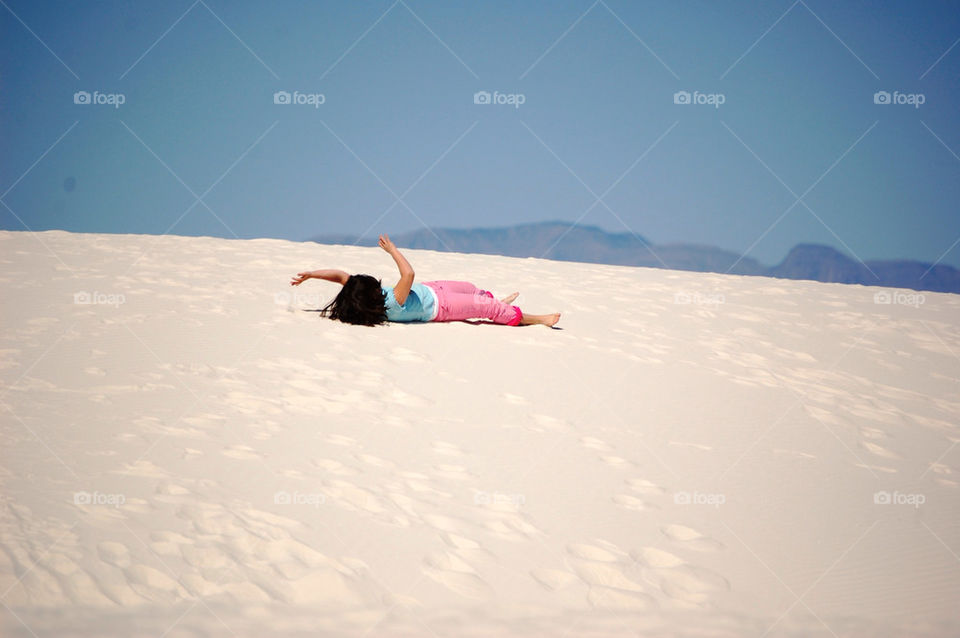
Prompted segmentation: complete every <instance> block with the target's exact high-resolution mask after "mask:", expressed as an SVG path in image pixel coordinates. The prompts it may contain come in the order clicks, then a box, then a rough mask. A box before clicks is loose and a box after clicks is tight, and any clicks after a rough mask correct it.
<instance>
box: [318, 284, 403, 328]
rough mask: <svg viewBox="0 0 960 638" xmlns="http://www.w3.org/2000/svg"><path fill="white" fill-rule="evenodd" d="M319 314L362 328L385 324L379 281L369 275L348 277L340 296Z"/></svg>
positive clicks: (383, 297) (383, 298) (385, 309)
mask: <svg viewBox="0 0 960 638" xmlns="http://www.w3.org/2000/svg"><path fill="white" fill-rule="evenodd" d="M320 314H321V315H323V316H325V317H330V318H331V319H339V320H340V321H342V322H344V323H353V324H358V325H362V326H375V325H377V324H381V323H385V322H386V321H387V307H386V304H385V296H384V294H383V289H382V288H381V287H380V280H379V279H374V278H373V277H371V276H370V275H350V277H349V278H348V279H347V283H345V284H343V289H342V290H341V291H340V294H338V295H337V296H336V298H334V300H333V301H331V302H330V303H328V304H327V305H326V306H325V307H324V308H323V310H321V311H320Z"/></svg>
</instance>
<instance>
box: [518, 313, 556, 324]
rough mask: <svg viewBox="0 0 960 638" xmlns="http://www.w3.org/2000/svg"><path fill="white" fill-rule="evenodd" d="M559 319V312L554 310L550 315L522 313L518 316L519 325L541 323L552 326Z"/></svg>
mask: <svg viewBox="0 0 960 638" xmlns="http://www.w3.org/2000/svg"><path fill="white" fill-rule="evenodd" d="M558 321H560V313H559V312H555V313H553V314H552V315H526V314H525V315H523V316H522V317H521V318H520V325H522V326H529V325H533V324H538V323H540V324H543V325H545V326H553V325H554V324H555V323H557V322H558Z"/></svg>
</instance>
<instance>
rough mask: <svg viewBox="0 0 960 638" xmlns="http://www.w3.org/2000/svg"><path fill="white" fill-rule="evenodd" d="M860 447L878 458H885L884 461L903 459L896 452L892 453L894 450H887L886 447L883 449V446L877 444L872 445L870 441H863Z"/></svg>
mask: <svg viewBox="0 0 960 638" xmlns="http://www.w3.org/2000/svg"><path fill="white" fill-rule="evenodd" d="M860 447H862V448H863V449H865V450H866V451H867V452H870V453H871V454H875V455H877V456H879V457H881V458H884V459H899V458H901V456H900V455H899V454H897V453H896V452H894V451H892V450H888V449H887V448H885V447H883V446H880V445H877V444H876V443H870V442H869V441H861V442H860Z"/></svg>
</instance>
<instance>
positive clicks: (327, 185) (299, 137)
mask: <svg viewBox="0 0 960 638" xmlns="http://www.w3.org/2000/svg"><path fill="white" fill-rule="evenodd" d="M0 34H2V38H0V47H2V58H0V130H2V137H0V144H2V146H3V153H2V154H0V193H2V196H0V202H2V205H0V228H4V229H10V230H25V229H31V230H46V229H53V228H57V229H65V230H71V231H77V232H107V233H149V234H160V233H171V234H177V235H211V236H220V237H230V238H233V237H240V238H252V237H277V238H284V239H305V238H308V237H311V236H314V235H317V234H320V233H352V234H355V235H357V236H359V235H361V234H365V235H366V236H371V235H374V236H375V235H376V234H377V233H381V232H388V233H395V234H396V233H399V232H402V231H406V230H413V229H418V228H423V227H428V228H437V227H457V228H469V227H489V226H504V225H511V224H516V223H524V222H536V221H544V220H563V221H568V222H570V223H571V224H572V223H575V222H579V223H581V224H589V225H595V226H600V227H601V228H604V229H606V230H609V231H616V232H624V231H629V232H633V233H637V234H639V235H641V236H643V237H646V238H647V239H649V240H650V241H652V242H654V243H673V242H696V243H705V244H713V245H717V246H720V247H723V248H726V249H729V250H733V251H737V252H740V253H744V252H746V253H747V254H748V255H749V256H751V257H754V258H756V259H759V260H760V261H761V262H764V263H776V262H778V261H780V260H781V259H782V258H783V257H784V255H785V254H786V252H787V251H788V250H789V248H790V247H791V246H793V245H794V244H796V243H799V242H817V243H824V244H829V245H831V246H835V247H836V248H838V249H840V250H843V251H845V252H847V253H849V254H852V255H853V256H855V257H859V258H861V259H876V258H911V259H919V260H923V261H927V262H933V261H936V260H940V263H946V264H951V265H954V266H960V243H957V242H958V239H960V214H958V204H957V203H958V201H960V157H958V155H960V119H958V115H957V114H958V104H960V82H958V78H960V45H958V40H960V4H958V3H956V2H940V1H925V2H924V1H922V2H863V1H859V0H851V1H845V2H842V3H837V2H826V1H824V0H802V1H799V0H798V1H796V2H793V1H791V0H784V1H766V2H746V1H731V2H714V1H709V2H708V1H702V2H692V1H691V2H684V1H670V2H626V1H622V0H602V1H597V2H594V1H593V0H584V1H577V2H565V1H550V2H522V3H517V2H470V3H450V2H426V1H422V0H397V1H396V2H394V1H393V0H385V1H383V2H346V1H337V2H316V1H310V2H288V1H286V0H280V1H278V2H263V3H253V2H237V1H231V2H228V1H226V0H197V1H194V0H183V1H179V0H178V1H174V0H171V1H168V2H162V3H157V2H147V1H135V2H97V3H87V2H82V3H77V2H38V1H33V0H31V1H27V0H3V2H2V3H0ZM278 91H286V92H287V93H289V94H290V95H291V102H293V101H295V100H296V99H299V100H301V101H303V102H304V103H301V104H295V103H290V104H284V103H280V104H277V103H275V99H274V96H275V93H277V92H278ZM480 91H487V92H489V93H491V95H492V96H493V95H496V96H497V97H499V98H500V99H501V100H502V101H504V102H507V103H503V104H496V103H490V104H477V103H475V100H474V95H475V94H476V93H477V92H480ZM680 91H686V92H688V93H690V94H691V102H697V101H700V102H703V103H699V104H698V103H689V104H684V103H676V101H675V94H676V93H677V92H680ZM878 91H886V92H887V93H889V94H890V95H891V100H890V101H891V102H894V101H896V100H900V101H902V102H904V103H900V104H897V103H880V104H877V103H876V101H875V94H876V93H877V92H878ZM78 92H87V93H88V94H90V102H91V103H83V102H84V100H85V98H84V97H83V94H82V93H80V95H79V96H77V95H76V94H78ZM494 92H496V93H494ZM117 96H120V97H117ZM311 96H322V101H323V103H322V104H313V103H310V102H319V101H320V100H321V98H319V97H311ZM510 96H513V97H510ZM516 96H520V97H516ZM77 99H79V100H80V102H81V103H76V100H77ZM678 99H680V101H681V102H683V98H682V97H681V98H678ZM880 99H881V102H882V101H883V97H882V96H881V98H880ZM97 100H100V101H102V102H104V103H100V104H97V103H92V102H95V101H97ZM119 100H122V101H123V103H122V104H120V105H119V106H117V105H116V104H115V102H116V101H119ZM920 100H922V102H923V103H922V104H920V105H919V106H917V105H915V103H916V102H918V101H920ZM491 101H493V100H491ZM519 101H522V104H519V105H517V104H515V102H519ZM720 101H722V104H719V105H716V102H720Z"/></svg>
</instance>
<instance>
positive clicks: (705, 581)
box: [653, 565, 730, 605]
mask: <svg viewBox="0 0 960 638" xmlns="http://www.w3.org/2000/svg"><path fill="white" fill-rule="evenodd" d="M653 577H654V578H656V579H658V581H659V582H658V585H659V587H660V590H661V591H662V592H663V593H664V594H666V595H667V596H669V597H670V598H673V599H675V600H679V601H681V602H684V603H693V604H696V605H703V604H704V603H706V602H708V601H709V600H710V598H711V597H712V596H713V595H714V594H715V593H716V592H720V591H729V590H730V582H729V581H728V580H727V579H726V578H724V577H723V576H721V575H720V574H717V573H716V572H712V571H710V570H709V569H704V568H702V567H694V566H692V565H681V566H678V567H674V568H670V569H660V570H655V576H653Z"/></svg>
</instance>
